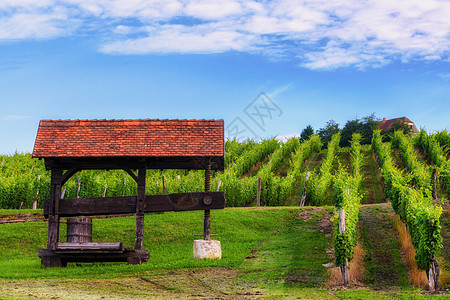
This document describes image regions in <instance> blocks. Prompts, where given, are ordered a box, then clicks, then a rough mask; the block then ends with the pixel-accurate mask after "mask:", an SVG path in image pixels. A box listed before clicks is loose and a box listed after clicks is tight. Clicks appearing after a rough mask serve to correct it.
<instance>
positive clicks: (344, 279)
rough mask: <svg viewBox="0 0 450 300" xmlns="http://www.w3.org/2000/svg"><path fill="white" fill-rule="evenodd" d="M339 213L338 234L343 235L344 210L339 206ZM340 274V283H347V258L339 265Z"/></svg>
mask: <svg viewBox="0 0 450 300" xmlns="http://www.w3.org/2000/svg"><path fill="white" fill-rule="evenodd" d="M338 214H339V234H342V235H345V210H344V209H342V208H340V209H339V210H338ZM340 268H341V274H342V284H343V285H348V282H349V277H348V260H347V259H346V260H345V263H344V264H342V265H341V266H340Z"/></svg>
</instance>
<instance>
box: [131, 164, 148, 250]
mask: <svg viewBox="0 0 450 300" xmlns="http://www.w3.org/2000/svg"><path fill="white" fill-rule="evenodd" d="M145 174H146V169H145V168H141V169H139V171H138V180H137V184H138V188H137V202H136V237H135V240H134V250H142V246H143V242H144V203H145V202H144V201H145Z"/></svg>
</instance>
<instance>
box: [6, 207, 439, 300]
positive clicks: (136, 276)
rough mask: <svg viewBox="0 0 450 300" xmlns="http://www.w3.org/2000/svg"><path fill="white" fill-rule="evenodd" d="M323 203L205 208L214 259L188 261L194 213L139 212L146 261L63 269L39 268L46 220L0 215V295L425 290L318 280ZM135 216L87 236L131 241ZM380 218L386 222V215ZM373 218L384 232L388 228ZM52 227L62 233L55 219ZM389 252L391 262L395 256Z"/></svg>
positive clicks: (197, 227)
mask: <svg viewBox="0 0 450 300" xmlns="http://www.w3.org/2000/svg"><path fill="white" fill-rule="evenodd" d="M332 210H333V208H331V207H325V208H312V207H304V208H293V207H286V208H267V209H248V208H247V209H245V208H238V209H225V210H218V211H212V213H211V217H212V232H213V233H218V234H219V237H217V239H218V240H220V241H221V244H222V254H223V257H222V260H194V259H193V257H192V243H193V240H194V239H195V237H194V236H193V235H194V234H196V233H201V232H202V224H203V212H201V211H199V212H182V213H181V212H180V213H165V214H148V215H146V217H145V235H144V248H145V249H148V250H149V251H150V260H149V261H148V262H146V263H144V264H142V265H137V266H136V265H135V266H132V265H130V266H129V265H127V264H125V263H94V264H78V265H77V264H74V263H72V264H69V265H68V267H67V268H49V269H46V268H42V267H41V266H40V259H39V258H38V256H37V249H38V248H42V247H44V246H45V244H46V235H47V223H46V222H27V223H16V224H1V225H0V247H1V248H0V280H1V285H0V298H1V299H8V297H9V298H10V299H16V298H49V297H53V296H52V295H54V296H55V297H60V298H65V299H66V298H74V299H75V298H84V297H87V296H89V297H97V298H99V297H100V296H102V297H105V298H109V297H111V298H112V297H114V298H127V297H130V296H131V295H133V297H135V296H136V297H141V298H140V299H148V298H152V297H153V298H161V297H163V298H184V299H186V298H189V299H192V298H196V297H200V298H201V297H210V298H226V299H233V298H235V297H236V298H239V297H241V298H242V295H247V296H248V297H247V298H249V299H250V298H251V297H252V295H253V296H255V298H258V297H260V296H261V297H260V298H269V299H280V298H289V299H292V298H300V299H330V298H333V299H416V298H419V299H423V298H430V297H431V296H427V295H423V291H420V290H417V289H412V288H410V287H408V286H404V285H403V283H404V282H403V281H401V282H397V283H396V284H397V286H396V287H394V289H391V286H390V287H389V289H387V290H379V291H375V290H371V289H369V288H363V289H358V290H345V289H344V290H342V289H340V288H336V289H327V288H325V287H324V283H325V282H326V281H327V279H328V273H327V269H326V268H325V267H324V266H323V265H322V264H324V263H328V262H330V260H332V257H329V256H328V255H327V251H326V250H327V249H329V248H331V247H332V236H331V234H330V233H331V230H332V227H331V226H330V224H329V221H328V219H329V217H330V214H331V212H332ZM371 210H373V213H374V214H375V216H377V217H379V216H384V215H386V214H387V212H386V211H384V208H377V207H374V208H371ZM383 218H384V217H383ZM326 222H328V225H327V226H325V225H324V224H326ZM134 223H135V218H134V217H120V218H111V219H95V220H94V222H93V240H94V241H98V242H102V241H108V242H118V241H121V242H124V243H125V245H126V246H127V247H131V246H132V245H133V242H134V226H135V224H134ZM382 223H383V224H384V225H386V226H387V224H389V222H388V221H387V220H383V222H382ZM380 227H381V228H379V229H380V230H383V231H385V230H387V229H388V228H385V227H383V225H381V226H380ZM61 231H62V233H61V239H62V240H64V237H63V235H64V234H63V233H65V225H64V224H62V227H61ZM390 239H391V236H389V235H388V240H389V246H388V247H389V248H396V247H397V246H396V245H395V243H394V242H392V241H390ZM394 252H395V251H394ZM394 260H395V261H399V257H395V258H394ZM396 267H398V266H396ZM400 277H402V278H403V277H404V276H403V275H401V276H400ZM222 283H223V284H222ZM381 288H382V287H381ZM44 292H45V293H46V294H45V293H44ZM42 293H44V294H42ZM52 293H55V294H52ZM58 295H59V296H58ZM96 295H97V296H96ZM446 296H447V295H443V296H442V297H443V298H445V297H446ZM2 297H3V298H2ZM435 297H436V296H433V299H434V298H435Z"/></svg>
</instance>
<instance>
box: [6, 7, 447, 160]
mask: <svg viewBox="0 0 450 300" xmlns="http://www.w3.org/2000/svg"><path fill="white" fill-rule="evenodd" d="M449 15H450V2H449V1H437V0H430V1H413V0H407V1H406V0H405V1H392V0H389V1H388V0H368V1H359V0H354V1H353V0H343V1H326V0H324V1H318V0H316V1H292V0H280V1H235V0H223V1H212V0H209V1H201V0H183V1H179V0H164V1H163V0H153V1H148V0H147V1H144V0H108V1H106V0H96V1H93V0H64V1H62V0H60V1H57V0H2V1H1V2H0V99H1V100H0V101H1V109H0V140H1V143H0V153H13V152H14V151H16V150H17V151H19V152H31V151H32V148H33V144H34V139H35V135H36V130H37V127H38V123H39V120H41V119H86V118H89V119H90V118H95V119H104V118H106V119H112V118H115V119H124V118H160V119H164V118H188V119H190V118H196V119H202V118H206V119H209V118H214V119H219V118H221V119H224V120H225V126H230V124H231V125H236V124H237V125H239V126H240V127H239V128H241V129H242V128H243V129H245V130H241V131H240V132H241V133H242V134H241V135H242V136H247V137H254V136H256V137H270V136H275V135H278V136H282V135H289V134H293V133H299V132H301V130H302V129H303V128H305V127H306V126H307V125H308V124H311V125H312V126H313V127H314V129H319V128H321V127H324V125H325V123H326V122H327V121H328V120H330V119H333V120H335V121H336V122H337V123H339V124H340V126H341V127H342V126H343V125H344V124H345V122H346V121H347V120H350V119H354V118H355V117H363V116H367V115H370V114H371V113H375V114H376V116H378V117H380V118H382V117H386V118H394V117H402V116H407V117H409V118H410V119H411V120H413V121H414V122H415V123H416V125H417V126H418V127H423V128H425V129H426V130H427V131H430V132H432V131H435V130H443V129H450V110H449V108H448V107H449V104H450V101H449V100H450V58H449V53H450V18H448V16H449ZM261 93H264V94H261ZM261 95H263V96H264V97H262V96H261ZM266 96H267V97H266ZM261 101H263V102H261ZM264 101H266V102H264ZM264 103H266V104H268V105H269V107H271V108H272V109H271V110H268V109H267V106H266V108H264V107H263V106H261V104H264ZM258 107H259V115H258V114H254V112H255V111H256V110H255V109H258ZM252 111H253V114H252ZM256 112H258V111H256ZM262 116H264V117H262ZM261 122H262V123H261ZM228 129H230V127H228ZM232 132H233V131H227V133H228V135H230V134H231V135H232Z"/></svg>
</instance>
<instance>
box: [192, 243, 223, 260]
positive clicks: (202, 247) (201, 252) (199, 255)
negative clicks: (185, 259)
mask: <svg viewBox="0 0 450 300" xmlns="http://www.w3.org/2000/svg"><path fill="white" fill-rule="evenodd" d="M194 258H195V259H221V258H222V248H221V246H220V241H216V240H210V241H206V240H195V241H194Z"/></svg>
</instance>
